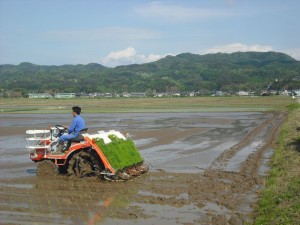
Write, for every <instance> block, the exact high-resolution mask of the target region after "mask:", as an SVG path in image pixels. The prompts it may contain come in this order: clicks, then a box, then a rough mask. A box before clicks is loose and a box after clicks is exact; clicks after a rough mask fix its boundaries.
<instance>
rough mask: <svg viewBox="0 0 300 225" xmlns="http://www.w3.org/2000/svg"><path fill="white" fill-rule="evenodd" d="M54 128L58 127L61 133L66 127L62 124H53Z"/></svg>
mask: <svg viewBox="0 0 300 225" xmlns="http://www.w3.org/2000/svg"><path fill="white" fill-rule="evenodd" d="M55 128H56V129H58V130H59V132H61V133H63V132H64V131H65V130H66V128H65V127H64V126H62V125H55Z"/></svg>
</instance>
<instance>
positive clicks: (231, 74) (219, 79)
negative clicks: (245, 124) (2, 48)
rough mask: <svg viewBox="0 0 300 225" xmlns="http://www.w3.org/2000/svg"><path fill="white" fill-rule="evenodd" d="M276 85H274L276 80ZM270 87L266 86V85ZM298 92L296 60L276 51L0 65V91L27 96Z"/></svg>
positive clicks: (299, 77) (299, 76) (299, 73)
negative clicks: (112, 64) (123, 62)
mask: <svg viewBox="0 0 300 225" xmlns="http://www.w3.org/2000/svg"><path fill="white" fill-rule="evenodd" d="M275 81H276V82H275ZM270 85H271V86H270ZM267 87H269V88H270V87H271V88H273V89H276V90H279V89H290V90H291V89H299V88H300V62H299V61H296V60H295V59H293V58H292V57H290V56H288V55H286V54H283V53H278V52H265V53H262V52H236V53H231V54H226V53H217V54H207V55H197V54H190V53H183V54H179V55H177V56H167V57H165V58H163V59H160V60H158V61H156V62H152V63H145V64H140V65H137V64H133V65H128V66H118V67H116V68H108V67H104V66H102V65H100V64H96V63H91V64H87V65H63V66H41V65H34V64H31V63H21V64H19V65H17V66H15V65H0V90H1V93H2V95H3V93H5V92H7V91H13V90H19V91H22V92H23V93H29V92H35V93H37V92H42V93H43V92H49V93H52V92H102V93H105V92H114V93H122V92H145V91H147V92H153V91H156V92H165V91H173V92H177V91H200V92H201V93H204V94H205V93H209V92H211V91H217V90H221V91H240V90H244V91H260V90H263V89H266V88H267Z"/></svg>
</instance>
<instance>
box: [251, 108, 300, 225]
mask: <svg viewBox="0 0 300 225" xmlns="http://www.w3.org/2000/svg"><path fill="white" fill-rule="evenodd" d="M293 108H294V106H293ZM295 108H298V107H295ZM299 122H300V111H299V110H293V111H292V112H290V114H289V117H288V121H287V122H286V123H285V125H284V126H283V128H282V129H281V132H280V137H279V142H278V145H277V148H276V149H275V152H274V155H273V157H272V160H271V162H270V165H271V170H270V171H269V176H268V179H267V181H266V187H265V189H264V190H263V191H262V193H261V200H260V201H259V205H258V208H257V212H256V219H255V224H257V225H263V224H274V225H279V224H280V225H284V224H286V225H288V224H289V225H290V224H300V142H299V141H300V140H299V125H300V124H299Z"/></svg>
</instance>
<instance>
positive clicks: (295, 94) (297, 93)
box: [292, 90, 300, 98]
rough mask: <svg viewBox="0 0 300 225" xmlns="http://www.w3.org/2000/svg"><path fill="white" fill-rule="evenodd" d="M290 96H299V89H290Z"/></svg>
mask: <svg viewBox="0 0 300 225" xmlns="http://www.w3.org/2000/svg"><path fill="white" fill-rule="evenodd" d="M292 96H295V97H298V98H299V97H300V90H293V91H292Z"/></svg>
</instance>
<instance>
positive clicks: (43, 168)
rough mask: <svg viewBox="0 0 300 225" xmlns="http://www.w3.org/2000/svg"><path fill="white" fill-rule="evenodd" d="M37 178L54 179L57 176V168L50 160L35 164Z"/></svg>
mask: <svg viewBox="0 0 300 225" xmlns="http://www.w3.org/2000/svg"><path fill="white" fill-rule="evenodd" d="M36 174H37V176H39V177H54V176H57V175H58V166H57V165H55V164H54V162H52V161H50V160H44V161H41V162H38V163H37V171H36Z"/></svg>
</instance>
